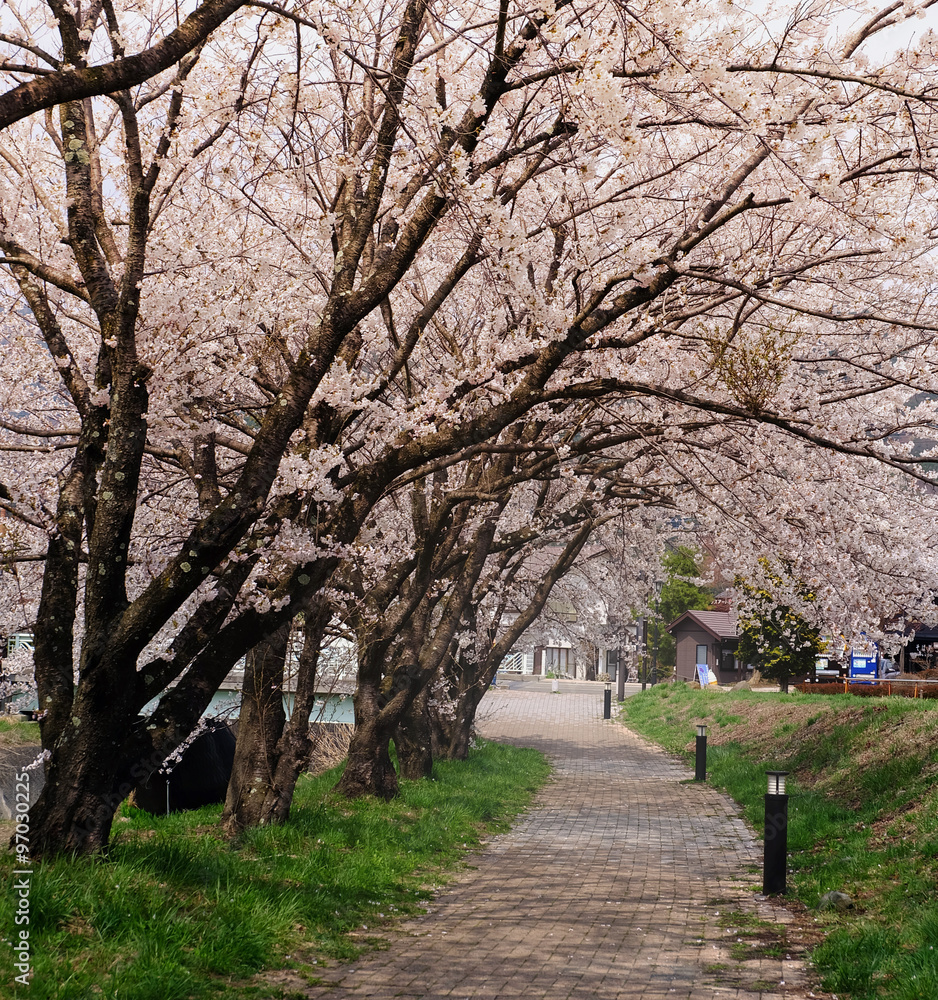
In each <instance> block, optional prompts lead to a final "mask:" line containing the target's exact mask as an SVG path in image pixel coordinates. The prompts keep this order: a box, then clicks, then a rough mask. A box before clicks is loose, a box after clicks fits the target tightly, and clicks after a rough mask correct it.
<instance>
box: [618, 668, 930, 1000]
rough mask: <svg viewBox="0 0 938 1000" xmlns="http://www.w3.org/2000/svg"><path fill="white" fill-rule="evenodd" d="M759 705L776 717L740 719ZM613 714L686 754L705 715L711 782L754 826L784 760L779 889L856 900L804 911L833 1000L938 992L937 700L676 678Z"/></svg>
mask: <svg viewBox="0 0 938 1000" xmlns="http://www.w3.org/2000/svg"><path fill="white" fill-rule="evenodd" d="M766 704H768V705H770V706H771V710H770V711H771V713H776V714H777V719H775V720H773V718H772V715H771V714H770V713H769V712H766V715H767V717H768V718H767V721H766V723H765V724H763V725H762V726H761V728H758V729H757V730H755V731H754V730H753V728H751V727H750V728H749V729H746V728H744V724H745V722H746V721H747V720H749V719H750V718H753V717H755V716H756V714H757V713H758V712H759V711H765V708H764V707H765V706H766ZM621 717H622V720H623V722H625V724H626V725H628V726H630V727H631V728H634V729H635V730H636V731H638V732H641V733H642V734H644V735H645V736H647V737H649V738H650V739H652V740H654V741H655V742H657V743H659V744H660V745H661V746H663V747H665V748H667V749H668V750H670V751H672V752H674V753H678V754H681V755H683V756H684V757H685V758H686V759H687V760H688V763H690V762H691V761H692V757H693V739H694V733H695V725H696V723H697V722H698V721H701V720H702V721H707V722H708V723H709V724H710V727H711V728H710V730H709V733H710V735H711V737H716V738H714V739H712V740H709V741H708V755H707V772H708V780H709V781H710V782H711V783H712V784H714V785H716V786H718V787H721V788H724V789H725V790H726V791H727V792H728V793H729V794H730V795H731V796H732V797H733V798H734V799H735V800H736V801H737V802H739V803H740V804H741V806H742V808H743V812H744V814H745V816H746V818H747V820H748V821H749V822H750V823H751V825H752V826H753V827H754V828H755V829H756V830H757V831H758V832H761V828H762V822H763V818H764V802H763V796H764V794H765V790H766V789H765V773H764V772H765V771H766V770H770V769H779V770H787V771H790V772H791V776H790V778H789V792H790V799H789V824H788V846H789V869H788V870H789V878H788V884H789V895H791V896H793V897H794V898H795V899H797V900H799V901H800V902H802V903H803V904H805V906H806V907H808V908H809V909H810V910H814V909H816V907H817V905H818V902H819V899H820V897H821V895H822V894H823V893H825V892H827V891H829V890H831V889H837V890H841V891H843V892H847V893H848V894H849V895H850V896H851V897H853V899H854V900H855V902H856V908H855V909H854V910H852V911H847V912H845V913H829V912H827V913H821V912H818V913H813V914H811V915H810V916H809V917H808V922H809V923H812V924H814V922H815V921H816V926H817V927H819V928H821V929H822V930H823V932H824V935H825V937H824V941H823V943H822V944H820V945H819V946H818V947H816V948H815V949H814V951H813V954H812V959H813V961H814V964H815V967H816V969H817V972H818V975H819V977H820V980H821V985H822V987H823V988H824V989H826V990H829V991H831V992H832V993H836V994H837V996H838V997H839V998H840V1000H934V998H935V997H938V892H936V889H938V788H936V783H935V775H936V774H938V705H936V704H935V703H934V702H927V701H917V702H916V701H913V700H910V699H900V698H895V699H877V700H876V701H875V702H874V701H872V700H871V699H865V698H856V697H853V696H843V695H840V696H836V697H833V698H831V697H824V696H820V695H800V694H796V695H778V694H760V693H758V692H733V693H725V692H712V691H699V690H693V689H691V688H690V687H689V686H685V685H674V686H668V687H667V688H659V689H657V690H654V691H649V692H646V693H644V694H642V695H639V696H636V697H634V698H630V699H628V700H627V701H626V702H625V703H623V705H622V715H621ZM727 720H733V721H732V722H727ZM737 722H738V723H739V724H740V725H739V727H738V734H737V733H736V732H734V724H735V723H737ZM717 733H719V736H718V737H717V736H716V734H717Z"/></svg>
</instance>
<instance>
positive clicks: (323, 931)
mask: <svg viewBox="0 0 938 1000" xmlns="http://www.w3.org/2000/svg"><path fill="white" fill-rule="evenodd" d="M548 770H549V769H548V766H547V764H546V762H545V760H544V758H543V757H542V756H541V755H540V754H538V753H536V752H535V751H533V750H524V749H519V748H514V747H507V746H501V745H498V744H493V743H483V744H482V745H481V746H480V747H479V748H477V749H475V750H474V751H473V752H472V754H471V755H470V759H469V761H467V762H462V763H447V762H442V763H438V764H436V765H435V780H433V781H421V782H402V792H401V795H400V797H399V798H397V799H395V800H394V801H392V802H389V803H388V802H382V801H373V800H367V799H360V800H356V801H354V802H349V801H347V800H345V799H342V798H340V797H338V796H337V795H335V794H334V793H333V792H332V787H333V785H334V784H335V782H336V780H337V777H338V772H337V771H333V772H330V773H328V774H326V775H322V776H320V777H318V778H305V779H302V780H301V783H300V785H299V787H298V789H297V794H296V799H295V803H294V808H293V813H292V816H291V819H290V822H289V823H287V824H285V825H284V826H280V827H266V828H263V829H255V830H251V831H249V832H247V833H246V834H245V835H244V836H243V837H241V838H240V839H238V840H237V841H233V842H229V841H225V840H223V839H222V838H221V837H220V836H219V834H218V833H217V829H216V827H217V822H218V818H219V815H220V808H221V807H220V806H216V807H207V808H205V809H201V810H197V811H193V812H189V813H179V814H175V815H172V816H168V817H160V818H154V817H152V816H149V815H147V814H146V813H144V812H142V811H140V810H137V809H134V808H132V807H130V806H128V805H126V803H125V804H124V806H123V807H122V809H121V812H120V813H119V815H118V820H117V822H116V823H115V826H114V829H115V836H114V838H113V845H112V848H111V850H110V852H109V854H108V857H107V858H106V860H84V859H80V860H76V861H66V860H57V861H54V862H48V863H43V864H41V865H39V866H37V867H38V871H37V872H36V874H35V875H34V876H33V878H32V880H31V881H32V886H31V892H30V906H31V914H30V916H31V922H30V933H31V941H32V946H33V955H32V960H33V979H32V983H31V985H30V987H29V988H28V989H27V988H23V987H19V986H17V987H16V989H13V990H12V993H6V992H4V987H3V986H0V994H2V995H5V996H6V995H12V996H14V997H30V998H37V1000H38V998H41V1000H87V998H89V997H101V998H105V1000H108V998H113V1000H185V998H193V1000H199V998H206V997H216V996H221V995H224V996H225V997H226V1000H227V998H233V1000H246V998H249V997H258V998H260V997H263V998H265V1000H267V998H275V997H279V996H284V995H287V994H284V993H283V991H282V989H281V988H279V987H273V986H271V985H269V984H265V983H264V981H263V978H262V977H259V976H256V975H255V974H257V973H260V972H262V971H263V970H265V969H281V968H293V969H296V970H297V971H298V972H299V973H301V974H303V975H305V976H306V977H307V978H310V977H315V975H316V973H317V972H319V971H320V970H321V969H322V967H323V966H324V965H325V964H327V963H328V962H329V961H330V960H337V959H338V960H348V959H353V958H355V957H356V956H357V955H358V954H359V953H360V952H361V951H362V949H363V948H368V947H374V946H378V945H380V940H379V939H378V938H376V936H375V933H376V931H378V932H379V931H380V928H381V927H382V926H384V925H387V924H388V923H389V922H392V921H393V920H394V919H396V918H399V917H401V916H406V915H409V914H414V913H417V912H420V911H421V909H422V908H423V905H424V903H425V901H426V900H427V899H428V898H429V897H430V895H431V894H432V892H433V889H434V887H435V886H437V885H439V884H440V883H441V882H443V881H444V880H445V879H446V876H447V872H450V871H452V870H453V869H454V867H456V866H457V865H458V862H459V859H460V858H462V857H463V856H464V855H465V853H466V851H467V849H471V848H473V847H475V846H477V845H478V844H479V842H480V837H482V836H485V835H487V834H490V833H492V832H497V831H501V830H505V829H507V828H508V826H509V824H510V822H511V820H512V819H513V818H514V817H515V816H516V815H517V813H518V812H519V811H520V810H521V809H523V808H524V807H525V806H526V805H527V803H528V802H529V801H530V799H531V797H532V795H533V793H534V791H535V790H536V789H537V788H538V787H540V786H541V785H542V784H543V782H544V781H545V780H546V778H547V774H548ZM2 863H3V864H4V865H5V871H4V874H5V875H6V876H7V884H8V885H9V884H10V879H11V878H12V875H11V873H12V869H13V867H14V864H13V860H12V858H9V857H5V858H3V859H2ZM13 905H14V903H13V896H12V892H10V891H8V892H6V893H3V894H2V896H0V927H2V928H3V931H4V938H5V941H4V945H5V947H7V948H8V947H9V943H10V940H11V936H12V933H13V931H14V924H13ZM8 954H9V952H8ZM10 970H11V965H10V961H9V959H7V960H6V968H4V969H3V972H2V973H0V984H5V986H6V988H10V987H12V986H14V985H15V984H14V983H12V975H13V973H12V972H11V971H10ZM8 975H9V977H10V978H9V979H8ZM251 977H254V979H253V980H252V978H251Z"/></svg>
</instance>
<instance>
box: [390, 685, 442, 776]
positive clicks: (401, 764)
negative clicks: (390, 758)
mask: <svg viewBox="0 0 938 1000" xmlns="http://www.w3.org/2000/svg"><path fill="white" fill-rule="evenodd" d="M429 701H430V692H429V689H428V688H424V689H423V690H422V691H421V692H420V693H419V694H418V695H417V697H416V698H414V700H413V702H412V703H411V706H410V708H409V709H408V710H407V712H406V713H405V714H404V717H403V718H402V719H401V721H400V722H399V723H398V726H397V729H396V730H395V732H394V746H395V747H396V748H397V764H398V768H399V769H400V772H401V777H402V778H406V779H407V780H408V781H419V780H420V779H421V778H429V777H430V775H431V774H432V773H433V748H432V736H431V730H430V716H429V710H430V706H429Z"/></svg>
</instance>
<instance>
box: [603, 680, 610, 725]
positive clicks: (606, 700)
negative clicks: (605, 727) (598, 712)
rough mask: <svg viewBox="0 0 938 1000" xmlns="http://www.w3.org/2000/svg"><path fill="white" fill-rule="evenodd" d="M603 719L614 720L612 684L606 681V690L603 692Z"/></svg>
mask: <svg viewBox="0 0 938 1000" xmlns="http://www.w3.org/2000/svg"><path fill="white" fill-rule="evenodd" d="M603 718H604V719H611V718H612V682H611V681H606V689H605V691H603Z"/></svg>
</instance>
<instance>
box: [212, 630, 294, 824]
mask: <svg viewBox="0 0 938 1000" xmlns="http://www.w3.org/2000/svg"><path fill="white" fill-rule="evenodd" d="M289 638H290V623H289V622H286V623H284V624H283V625H281V626H280V628H278V629H277V631H276V632H274V633H273V634H272V635H270V636H268V637H267V638H266V639H265V640H263V641H262V642H261V643H259V644H258V645H257V646H255V647H254V649H252V650H251V651H250V653H248V655H247V658H246V661H245V667H244V685H243V687H242V692H241V713H240V716H239V722H238V745H237V747H236V749H235V759H234V766H233V768H232V771H231V781H230V782H229V784H228V795H227V798H226V799H225V811H224V813H223V814H222V818H221V823H222V827H223V829H224V830H225V831H226V832H227V833H230V834H234V833H238V832H239V831H240V830H243V829H245V828H246V827H249V826H258V825H260V823H261V817H262V816H263V813H264V803H265V801H266V799H267V797H268V795H273V796H276V791H275V787H276V786H275V775H274V772H275V770H276V765H277V754H276V749H277V744H278V743H279V741H280V738H281V736H283V727H284V722H285V721H286V713H285V711H284V708H283V670H284V662H285V660H286V655H287V643H288V641H289Z"/></svg>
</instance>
